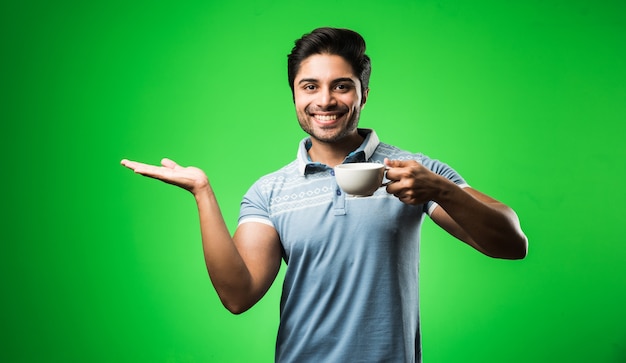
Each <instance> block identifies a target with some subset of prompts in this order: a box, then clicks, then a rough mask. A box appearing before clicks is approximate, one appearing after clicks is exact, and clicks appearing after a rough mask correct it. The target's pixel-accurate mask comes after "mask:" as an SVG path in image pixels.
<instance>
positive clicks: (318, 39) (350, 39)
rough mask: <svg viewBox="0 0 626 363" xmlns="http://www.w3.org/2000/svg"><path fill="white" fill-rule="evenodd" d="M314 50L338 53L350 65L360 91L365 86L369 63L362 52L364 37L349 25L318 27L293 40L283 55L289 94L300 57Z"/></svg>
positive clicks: (367, 78)
mask: <svg viewBox="0 0 626 363" xmlns="http://www.w3.org/2000/svg"><path fill="white" fill-rule="evenodd" d="M314 54H330V55H338V56H341V57H342V58H343V59H345V61H346V62H348V63H349V64H350V65H351V66H352V71H353V72H354V74H355V76H357V77H358V78H359V80H360V82H361V92H362V93H363V94H365V93H366V90H367V89H368V87H369V80H370V73H371V69H372V68H371V63H370V58H369V57H368V56H367V55H366V54H365V40H364V39H363V37H361V35H359V33H357V32H355V31H352V30H349V29H337V28H318V29H315V30H313V31H312V32H311V33H309V34H305V35H304V36H303V37H302V38H300V39H298V40H296V42H295V46H294V47H293V49H292V50H291V53H290V54H289V56H288V58H287V74H288V77H289V86H290V87H291V91H292V94H293V90H294V80H295V78H296V75H297V74H298V71H299V70H300V65H301V63H302V61H303V60H305V59H306V58H308V57H310V56H312V55H314Z"/></svg>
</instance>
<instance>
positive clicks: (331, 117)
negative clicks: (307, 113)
mask: <svg viewBox="0 0 626 363" xmlns="http://www.w3.org/2000/svg"><path fill="white" fill-rule="evenodd" d="M313 117H315V119H316V120H318V121H320V122H329V121H335V120H336V119H337V115H313Z"/></svg>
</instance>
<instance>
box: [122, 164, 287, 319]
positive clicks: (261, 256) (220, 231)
mask: <svg viewBox="0 0 626 363" xmlns="http://www.w3.org/2000/svg"><path fill="white" fill-rule="evenodd" d="M161 164H162V166H160V167H159V166H153V165H148V164H143V163H138V162H134V161H129V160H122V165H124V166H126V167H127V168H129V169H132V170H133V171H135V173H138V174H141V175H144V176H147V177H150V178H154V179H158V180H161V181H163V182H165V183H168V184H172V185H175V186H178V187H181V188H183V189H185V190H188V191H189V192H191V193H192V194H193V196H194V198H195V200H196V203H197V206H198V214H199V217H200V230H201V234H202V246H203V250H204V259H205V262H206V266H207V270H208V272H209V276H210V277H211V281H212V283H213V286H214V287H215V290H216V291H217V294H218V295H219V297H220V300H221V301H222V303H223V304H224V306H225V307H226V308H227V309H228V310H229V311H231V312H232V313H234V314H239V313H242V312H244V311H246V310H248V309H249V308H250V307H252V306H253V305H254V304H255V303H256V302H257V301H259V300H260V299H261V298H262V297H263V295H264V294H265V293H266V292H267V290H268V289H269V287H270V286H271V284H272V282H273V281H274V279H275V278H276V275H277V274H278V270H279V269H280V263H281V256H282V254H281V248H280V240H279V237H278V234H277V232H276V230H275V229H274V228H272V227H270V226H267V225H264V224H262V223H254V222H249V223H244V224H242V225H241V226H240V227H239V228H237V230H236V232H235V235H234V236H233V237H231V235H230V232H229V231H228V228H227V226H226V223H225V222H224V219H223V216H222V213H221V211H220V208H219V205H218V203H217V199H216V198H215V195H214V193H213V190H212V188H211V185H210V183H209V181H208V179H207V177H206V175H205V173H204V172H203V171H202V170H200V169H198V168H195V167H181V166H180V165H178V164H176V163H175V162H173V161H172V160H169V159H163V160H162V162H161Z"/></svg>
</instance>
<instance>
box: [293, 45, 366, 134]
mask: <svg viewBox="0 0 626 363" xmlns="http://www.w3.org/2000/svg"><path fill="white" fill-rule="evenodd" d="M366 97H367V92H366V95H365V96H363V95H362V92H361V82H360V81H359V78H358V77H357V76H356V75H355V74H354V72H353V70H352V66H351V65H350V64H349V63H348V62H346V61H345V60H344V59H343V58H342V57H341V56H338V55H330V54H314V55H312V56H310V57H308V58H305V59H304V60H303V61H302V63H300V69H299V70H298V73H297V74H296V77H295V80H294V100H295V106H296V114H297V116H298V121H299V122H300V127H302V129H303V130H304V131H305V132H306V133H308V134H309V135H311V137H312V138H314V139H316V140H319V141H322V142H326V143H333V142H337V141H340V140H341V139H343V138H344V137H346V136H348V135H352V134H354V133H356V128H357V125H358V123H359V116H360V113H361V109H362V108H363V106H364V105H365V100H366Z"/></svg>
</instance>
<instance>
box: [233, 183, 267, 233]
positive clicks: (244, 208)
mask: <svg viewBox="0 0 626 363" xmlns="http://www.w3.org/2000/svg"><path fill="white" fill-rule="evenodd" d="M248 222H257V223H263V224H266V225H268V226H271V227H274V224H273V223H272V220H271V218H270V214H269V201H268V199H267V197H266V196H264V195H263V193H262V192H261V188H260V187H259V182H256V183H254V184H253V185H252V186H251V187H250V189H249V190H248V192H246V194H245V195H244V197H243V200H242V201H241V206H240V209H239V223H238V225H242V224H243V223H248Z"/></svg>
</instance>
